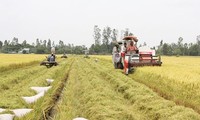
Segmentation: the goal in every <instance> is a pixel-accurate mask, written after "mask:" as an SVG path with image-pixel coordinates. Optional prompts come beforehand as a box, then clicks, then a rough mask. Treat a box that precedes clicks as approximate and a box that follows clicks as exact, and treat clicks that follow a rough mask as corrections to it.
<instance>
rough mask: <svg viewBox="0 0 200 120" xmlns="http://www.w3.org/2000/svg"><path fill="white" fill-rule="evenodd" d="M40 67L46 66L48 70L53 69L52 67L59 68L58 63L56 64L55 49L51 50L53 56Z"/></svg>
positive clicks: (47, 58)
mask: <svg viewBox="0 0 200 120" xmlns="http://www.w3.org/2000/svg"><path fill="white" fill-rule="evenodd" d="M40 65H44V66H46V67H47V68H49V67H52V66H57V65H58V63H57V62H56V55H55V48H54V47H52V48H51V55H49V56H47V57H46V60H44V61H42V62H41V63H40Z"/></svg>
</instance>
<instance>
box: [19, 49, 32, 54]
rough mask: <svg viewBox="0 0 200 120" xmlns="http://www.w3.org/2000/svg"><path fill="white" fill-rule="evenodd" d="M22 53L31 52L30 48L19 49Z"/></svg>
mask: <svg viewBox="0 0 200 120" xmlns="http://www.w3.org/2000/svg"><path fill="white" fill-rule="evenodd" d="M19 53H21V54H29V53H30V48H23V49H22V50H21V51H19Z"/></svg>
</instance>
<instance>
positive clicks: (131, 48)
mask: <svg viewBox="0 0 200 120" xmlns="http://www.w3.org/2000/svg"><path fill="white" fill-rule="evenodd" d="M136 50H138V48H137V47H136V46H135V45H134V43H133V41H131V42H130V45H129V46H128V48H127V53H128V54H129V55H131V54H135V53H136Z"/></svg>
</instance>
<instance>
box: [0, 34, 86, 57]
mask: <svg viewBox="0 0 200 120" xmlns="http://www.w3.org/2000/svg"><path fill="white" fill-rule="evenodd" d="M51 47H55V49H56V53H57V54H64V53H66V54H83V53H84V50H86V49H87V47H86V46H85V45H80V46H75V45H73V44H65V43H64V42H63V41H62V40H59V43H58V44H55V42H54V41H52V40H50V39H48V40H40V39H36V41H35V42H33V43H32V44H29V43H27V41H26V40H24V41H23V42H22V43H19V40H18V38H16V37H14V38H13V39H12V41H10V40H5V41H4V42H2V41H0V53H18V52H19V51H21V50H22V49H23V48H30V53H36V54H49V53H50V52H51ZM23 53H25V51H23Z"/></svg>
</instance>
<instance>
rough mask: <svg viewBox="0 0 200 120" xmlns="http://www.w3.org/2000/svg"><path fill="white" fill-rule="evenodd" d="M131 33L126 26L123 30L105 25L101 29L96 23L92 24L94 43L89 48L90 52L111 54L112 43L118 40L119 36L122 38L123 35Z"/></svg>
mask: <svg viewBox="0 0 200 120" xmlns="http://www.w3.org/2000/svg"><path fill="white" fill-rule="evenodd" d="M131 35H133V33H131V32H130V31H129V29H128V28H126V29H125V30H121V31H119V30H117V29H112V28H111V27H109V26H107V27H104V28H103V29H101V28H99V27H98V25H95V26H94V34H93V37H94V44H92V45H91V47H90V48H89V50H90V54H111V53H112V48H113V46H114V43H115V42H116V41H117V40H118V38H119V36H120V39H122V38H123V37H125V36H131Z"/></svg>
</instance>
